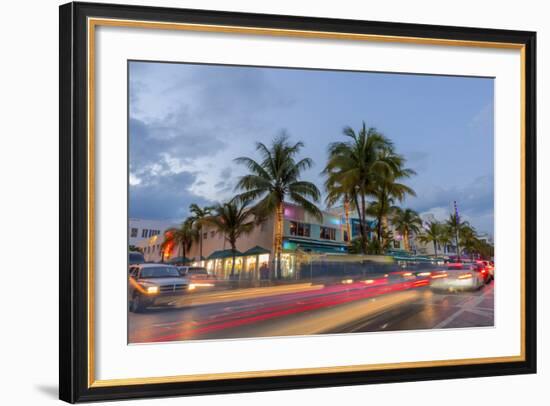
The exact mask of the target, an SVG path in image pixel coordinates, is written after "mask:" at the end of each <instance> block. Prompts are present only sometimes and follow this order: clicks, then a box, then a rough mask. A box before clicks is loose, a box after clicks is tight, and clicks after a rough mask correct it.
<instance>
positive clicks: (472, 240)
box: [459, 224, 481, 260]
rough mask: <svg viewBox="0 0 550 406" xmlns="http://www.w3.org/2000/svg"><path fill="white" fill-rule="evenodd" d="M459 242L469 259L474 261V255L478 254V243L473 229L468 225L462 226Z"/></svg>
mask: <svg viewBox="0 0 550 406" xmlns="http://www.w3.org/2000/svg"><path fill="white" fill-rule="evenodd" d="M459 234H460V241H461V243H462V248H463V249H464V251H466V252H467V253H468V254H470V256H471V259H472V260H473V259H474V255H475V254H476V253H478V252H479V247H480V245H481V244H480V243H481V242H480V241H479V239H478V238H477V233H476V230H475V228H474V227H472V226H470V225H469V224H464V225H462V227H461V228H460V230H459Z"/></svg>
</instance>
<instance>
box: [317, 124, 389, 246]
mask: <svg viewBox="0 0 550 406" xmlns="http://www.w3.org/2000/svg"><path fill="white" fill-rule="evenodd" d="M343 133H344V135H345V136H346V137H349V138H350V140H349V141H346V142H335V143H332V144H330V145H329V148H328V154H329V159H328V163H327V165H326V167H325V169H324V171H323V173H324V174H326V175H327V177H328V178H327V181H326V182H325V187H326V188H327V191H328V196H329V197H330V200H329V201H328V202H330V201H334V200H338V198H342V199H344V200H345V199H353V200H352V201H353V205H354V206H355V208H356V210H357V215H358V217H359V231H360V233H361V238H362V241H363V252H364V253H366V251H367V231H368V229H367V227H368V226H367V221H366V210H367V200H366V199H367V195H368V194H370V193H371V192H372V191H373V187H374V184H375V183H374V181H375V178H376V176H377V173H380V172H382V171H385V170H391V167H390V164H389V163H388V162H385V161H384V159H383V154H382V153H383V151H384V150H392V148H393V144H392V142H391V141H390V140H389V139H388V138H386V137H384V136H383V135H382V134H380V133H379V132H377V131H376V129H374V128H369V129H367V128H366V126H365V123H364V122H363V126H362V127H361V129H360V130H359V131H358V132H357V133H356V132H355V131H354V130H353V129H352V128H351V127H345V128H344V130H343Z"/></svg>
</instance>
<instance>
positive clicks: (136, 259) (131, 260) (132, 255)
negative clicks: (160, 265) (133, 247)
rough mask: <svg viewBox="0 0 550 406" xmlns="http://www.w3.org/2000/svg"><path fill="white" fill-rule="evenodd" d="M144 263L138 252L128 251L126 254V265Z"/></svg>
mask: <svg viewBox="0 0 550 406" xmlns="http://www.w3.org/2000/svg"><path fill="white" fill-rule="evenodd" d="M144 263H145V257H144V256H143V254H142V253H141V252H139V251H130V252H129V253H128V265H139V264H144Z"/></svg>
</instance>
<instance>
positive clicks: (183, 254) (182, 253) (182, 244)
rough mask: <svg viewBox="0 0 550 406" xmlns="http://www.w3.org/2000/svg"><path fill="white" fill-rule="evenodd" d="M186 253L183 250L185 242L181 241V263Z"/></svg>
mask: <svg viewBox="0 0 550 406" xmlns="http://www.w3.org/2000/svg"><path fill="white" fill-rule="evenodd" d="M186 254H187V253H186V252H185V243H184V242H183V241H182V243H181V261H182V263H183V260H184V259H185V257H186V256H187V255H186Z"/></svg>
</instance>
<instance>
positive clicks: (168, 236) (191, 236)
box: [161, 219, 197, 260]
mask: <svg viewBox="0 0 550 406" xmlns="http://www.w3.org/2000/svg"><path fill="white" fill-rule="evenodd" d="M196 235H197V231H196V230H195V229H194V228H193V224H192V221H191V220H190V219H186V220H185V221H184V222H183V223H181V225H180V226H179V227H178V228H169V229H168V230H166V231H165V232H164V241H163V242H162V246H161V248H162V251H163V255H162V257H163V258H162V259H163V260H164V252H169V251H171V250H172V248H173V247H174V246H180V247H181V252H182V254H181V256H182V258H183V259H185V258H186V257H187V252H188V251H189V250H190V249H191V245H192V244H193V241H194V240H196Z"/></svg>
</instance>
